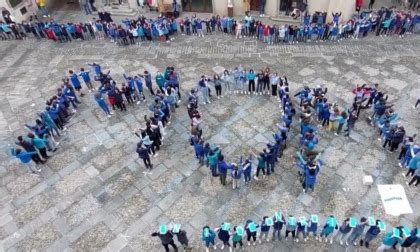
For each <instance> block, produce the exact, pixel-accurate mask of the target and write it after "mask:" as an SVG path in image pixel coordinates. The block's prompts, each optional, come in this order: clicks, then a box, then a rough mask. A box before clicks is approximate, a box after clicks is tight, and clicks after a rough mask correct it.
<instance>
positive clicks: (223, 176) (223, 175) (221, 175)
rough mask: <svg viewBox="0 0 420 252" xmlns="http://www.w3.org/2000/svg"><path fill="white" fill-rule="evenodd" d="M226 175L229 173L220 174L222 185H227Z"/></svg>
mask: <svg viewBox="0 0 420 252" xmlns="http://www.w3.org/2000/svg"><path fill="white" fill-rule="evenodd" d="M226 175H227V173H226V172H221V173H220V175H219V176H220V183H221V184H222V185H226Z"/></svg>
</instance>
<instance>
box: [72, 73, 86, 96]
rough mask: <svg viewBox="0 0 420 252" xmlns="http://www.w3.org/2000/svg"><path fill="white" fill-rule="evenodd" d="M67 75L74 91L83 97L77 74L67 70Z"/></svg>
mask: <svg viewBox="0 0 420 252" xmlns="http://www.w3.org/2000/svg"><path fill="white" fill-rule="evenodd" d="M69 74H70V76H69V78H70V81H71V84H72V85H73V87H74V89H76V90H77V92H79V94H80V96H84V95H85V94H84V93H82V85H81V84H80V81H79V78H78V76H77V74H76V73H74V72H73V70H69Z"/></svg>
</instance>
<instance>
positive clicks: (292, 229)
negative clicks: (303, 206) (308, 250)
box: [285, 215, 296, 241]
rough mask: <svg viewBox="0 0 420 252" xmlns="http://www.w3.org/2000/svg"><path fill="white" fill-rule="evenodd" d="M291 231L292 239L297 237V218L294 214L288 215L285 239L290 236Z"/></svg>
mask: <svg viewBox="0 0 420 252" xmlns="http://www.w3.org/2000/svg"><path fill="white" fill-rule="evenodd" d="M289 233H292V239H295V237H296V218H295V217H294V216H293V215H289V217H287V224H286V234H285V240H286V241H287V240H288V238H289Z"/></svg>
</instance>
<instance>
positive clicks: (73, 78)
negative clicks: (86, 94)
mask: <svg viewBox="0 0 420 252" xmlns="http://www.w3.org/2000/svg"><path fill="white" fill-rule="evenodd" d="M70 80H71V84H73V87H74V88H81V87H82V86H81V85H80V81H79V78H77V74H75V73H74V74H72V75H71V76H70Z"/></svg>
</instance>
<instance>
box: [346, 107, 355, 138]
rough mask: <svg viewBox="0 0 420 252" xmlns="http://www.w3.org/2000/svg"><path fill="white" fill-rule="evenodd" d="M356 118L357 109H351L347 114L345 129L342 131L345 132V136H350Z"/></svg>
mask: <svg viewBox="0 0 420 252" xmlns="http://www.w3.org/2000/svg"><path fill="white" fill-rule="evenodd" d="M357 118H358V117H357V111H355V110H353V111H351V112H350V113H349V116H348V118H347V129H345V130H344V132H346V133H345V136H347V137H348V136H350V131H351V130H353V128H354V125H355V124H356V120H357Z"/></svg>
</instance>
